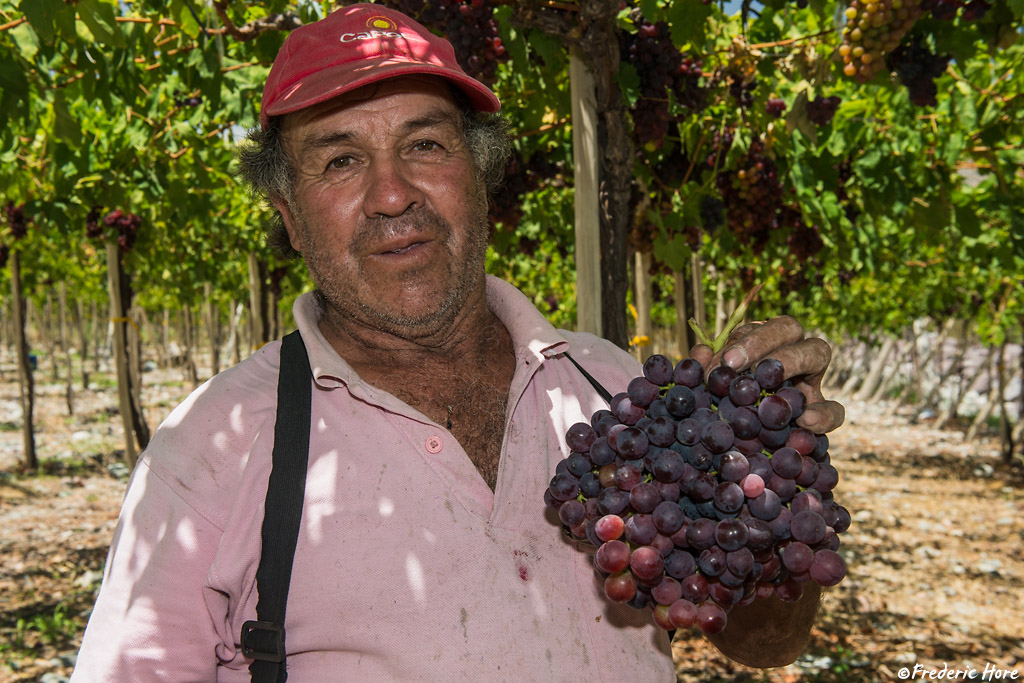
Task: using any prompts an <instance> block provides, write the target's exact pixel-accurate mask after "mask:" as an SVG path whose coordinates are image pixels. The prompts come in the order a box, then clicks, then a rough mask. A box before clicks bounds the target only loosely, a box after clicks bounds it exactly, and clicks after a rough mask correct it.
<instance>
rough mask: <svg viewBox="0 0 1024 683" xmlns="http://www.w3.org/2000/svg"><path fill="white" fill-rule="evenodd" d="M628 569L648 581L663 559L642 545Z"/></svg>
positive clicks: (656, 571)
mask: <svg viewBox="0 0 1024 683" xmlns="http://www.w3.org/2000/svg"><path fill="white" fill-rule="evenodd" d="M808 550H809V549H808ZM808 564H810V563H808ZM629 568H630V569H631V570H632V572H633V575H634V576H636V578H637V579H640V580H641V581H649V580H651V579H653V578H654V577H656V576H658V575H659V574H661V572H662V570H664V568H665V557H664V556H663V555H662V554H661V551H660V550H657V549H655V548H652V547H651V546H649V545H643V546H640V547H639V548H637V549H636V550H634V551H633V553H632V554H631V555H630V556H629Z"/></svg>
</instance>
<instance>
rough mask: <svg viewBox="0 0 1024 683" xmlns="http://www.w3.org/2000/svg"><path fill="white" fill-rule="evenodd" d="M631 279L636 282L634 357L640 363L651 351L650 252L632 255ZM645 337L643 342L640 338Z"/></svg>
mask: <svg viewBox="0 0 1024 683" xmlns="http://www.w3.org/2000/svg"><path fill="white" fill-rule="evenodd" d="M633 268H634V272H633V279H634V281H635V283H636V287H635V294H634V297H635V298H634V301H635V302H636V336H637V337H638V339H637V343H636V357H637V360H639V361H640V362H641V363H642V362H643V361H644V359H646V358H647V357H648V356H650V355H651V353H652V352H653V348H654V344H653V338H654V329H653V326H652V325H651V298H652V296H653V293H652V290H651V253H650V252H640V251H638V252H636V254H635V255H634V267H633ZM643 337H646V338H647V342H646V343H644V342H643V341H642V338H643Z"/></svg>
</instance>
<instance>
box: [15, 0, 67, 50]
mask: <svg viewBox="0 0 1024 683" xmlns="http://www.w3.org/2000/svg"><path fill="white" fill-rule="evenodd" d="M18 9H20V10H21V11H22V13H23V14H24V15H25V18H26V19H28V23H29V24H30V25H31V26H32V29H33V30H34V31H35V32H36V35H38V36H39V37H40V39H42V41H43V42H44V43H52V42H53V39H54V24H55V23H56V21H57V14H58V13H59V12H60V11H61V10H62V9H64V2H63V0H21V5H20V6H19V7H18Z"/></svg>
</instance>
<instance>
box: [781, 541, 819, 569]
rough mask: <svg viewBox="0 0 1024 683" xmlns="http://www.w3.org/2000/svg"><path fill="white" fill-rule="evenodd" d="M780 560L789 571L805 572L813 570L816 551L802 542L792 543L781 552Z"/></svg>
mask: <svg viewBox="0 0 1024 683" xmlns="http://www.w3.org/2000/svg"><path fill="white" fill-rule="evenodd" d="M779 558H780V559H781V560H782V565H783V566H784V567H785V568H786V569H788V570H789V571H791V572H805V571H807V570H808V569H810V568H811V561H812V560H814V551H813V550H811V549H810V548H809V547H808V546H807V545H806V544H804V543H801V542H800V541H792V542H790V543H787V544H786V545H785V546H783V547H782V548H781V549H780V550H779Z"/></svg>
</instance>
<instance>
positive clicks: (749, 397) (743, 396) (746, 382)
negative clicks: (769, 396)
mask: <svg viewBox="0 0 1024 683" xmlns="http://www.w3.org/2000/svg"><path fill="white" fill-rule="evenodd" d="M760 395H761V386H760V385H759V384H758V383H757V381H756V380H755V379H754V378H753V377H751V376H750V375H740V376H739V377H737V378H736V379H734V380H733V381H732V384H730V385H729V400H730V401H732V403H733V404H734V405H737V406H752V405H754V403H755V402H756V401H757V399H758V397H759V396H760Z"/></svg>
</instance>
